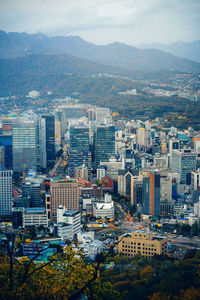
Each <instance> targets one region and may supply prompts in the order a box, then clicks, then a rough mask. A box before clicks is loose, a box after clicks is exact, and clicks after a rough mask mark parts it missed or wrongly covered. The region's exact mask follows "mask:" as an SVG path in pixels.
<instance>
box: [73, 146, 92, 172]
mask: <svg viewBox="0 0 200 300" xmlns="http://www.w3.org/2000/svg"><path fill="white" fill-rule="evenodd" d="M83 164H84V165H85V166H86V167H87V169H88V176H89V177H90V175H91V152H86V151H70V153H69V159H68V175H69V176H70V177H75V170H76V169H77V168H79V167H81V166H83Z"/></svg>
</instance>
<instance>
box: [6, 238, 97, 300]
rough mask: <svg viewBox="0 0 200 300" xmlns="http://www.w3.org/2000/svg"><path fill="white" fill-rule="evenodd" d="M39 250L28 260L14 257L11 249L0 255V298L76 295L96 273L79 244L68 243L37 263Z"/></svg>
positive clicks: (86, 286) (79, 293) (81, 291)
mask: <svg viewBox="0 0 200 300" xmlns="http://www.w3.org/2000/svg"><path fill="white" fill-rule="evenodd" d="M13 244H14V243H13ZM11 249H12V248H11ZM41 252H42V251H38V254H37V255H35V256H34V257H33V258H32V259H30V260H28V261H23V260H17V259H15V258H14V257H13V252H12V255H3V254H2V255H1V256H0V294H1V299H39V298H40V299H55V298H56V299H65V298H67V299H76V297H77V296H78V295H81V293H83V292H85V290H86V289H87V288H88V287H89V286H90V284H92V283H94V282H95V280H96V279H97V277H98V276H97V274H98V272H97V270H96V269H95V268H94V267H93V266H91V265H90V264H86V263H85V260H84V256H83V253H82V251H81V250H80V249H78V248H74V247H72V246H67V247H66V248H65V251H64V252H63V253H59V254H56V255H54V256H53V257H50V258H49V259H48V261H47V262H45V263H40V264H38V263H36V262H35V259H36V258H37V257H38V255H40V254H41ZM10 253H11V252H10Z"/></svg>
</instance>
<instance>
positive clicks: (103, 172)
mask: <svg viewBox="0 0 200 300" xmlns="http://www.w3.org/2000/svg"><path fill="white" fill-rule="evenodd" d="M106 169H107V167H106V166H103V165H100V166H98V168H97V179H99V180H101V179H102V178H103V177H105V176H106Z"/></svg>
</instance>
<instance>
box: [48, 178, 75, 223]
mask: <svg viewBox="0 0 200 300" xmlns="http://www.w3.org/2000/svg"><path fill="white" fill-rule="evenodd" d="M50 195H51V196H50V219H51V220H52V221H56V220H57V208H58V207H59V205H62V206H64V207H66V209H67V210H74V209H75V210H77V209H79V185H78V181H77V180H75V179H74V180H72V179H68V180H67V179H66V180H53V181H51V185H50Z"/></svg>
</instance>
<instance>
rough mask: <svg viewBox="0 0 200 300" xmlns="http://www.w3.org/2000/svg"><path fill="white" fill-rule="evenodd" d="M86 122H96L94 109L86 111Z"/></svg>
mask: <svg viewBox="0 0 200 300" xmlns="http://www.w3.org/2000/svg"><path fill="white" fill-rule="evenodd" d="M88 120H89V121H95V120H96V115H95V109H94V108H90V109H88Z"/></svg>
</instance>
